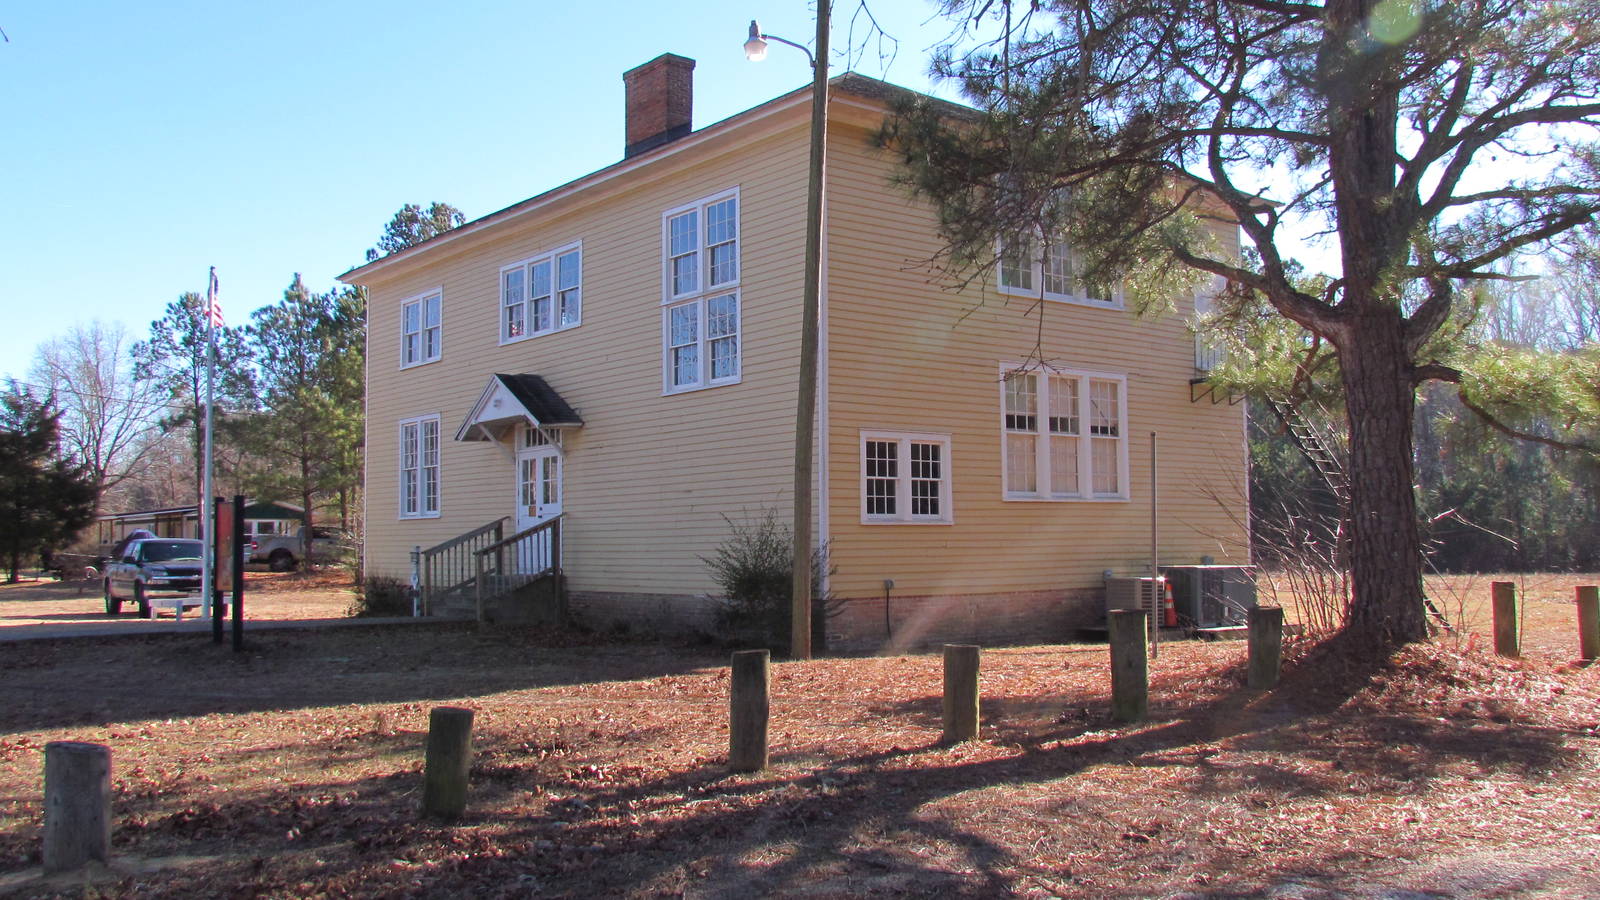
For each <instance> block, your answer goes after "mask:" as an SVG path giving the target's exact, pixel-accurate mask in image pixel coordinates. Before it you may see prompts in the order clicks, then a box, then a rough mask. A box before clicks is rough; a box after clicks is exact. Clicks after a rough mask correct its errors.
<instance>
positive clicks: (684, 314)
mask: <svg viewBox="0 0 1600 900" xmlns="http://www.w3.org/2000/svg"><path fill="white" fill-rule="evenodd" d="M699 337H700V324H699V307H698V306H696V305H695V304H693V303H688V304H685V305H683V306H675V307H673V308H672V319H671V327H670V338H669V340H668V343H670V344H671V345H672V346H674V347H679V346H682V345H684V344H692V343H694V342H695V341H696V340H698V339H699Z"/></svg>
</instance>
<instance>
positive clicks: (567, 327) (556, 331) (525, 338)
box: [500, 319, 583, 347]
mask: <svg viewBox="0 0 1600 900" xmlns="http://www.w3.org/2000/svg"><path fill="white" fill-rule="evenodd" d="M582 325H583V320H582V319H579V320H578V321H576V322H574V323H572V324H571V325H563V326H561V327H560V328H552V329H550V330H549V331H535V332H534V333H533V334H523V335H518V336H517V337H514V338H508V337H502V338H500V346H502V347H504V346H506V345H507V344H520V343H522V342H523V341H531V340H533V339H534V338H541V337H547V336H549V335H552V334H560V333H561V332H563V331H571V330H573V329H574V328H578V327H580V326H582Z"/></svg>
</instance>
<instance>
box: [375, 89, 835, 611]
mask: <svg viewBox="0 0 1600 900" xmlns="http://www.w3.org/2000/svg"><path fill="white" fill-rule="evenodd" d="M805 128H806V126H805V120H804V110H803V109H799V108H796V109H794V110H791V111H790V112H789V113H787V114H785V113H780V114H778V115H776V116H773V117H769V118H768V119H766V120H763V121H762V122H758V123H756V127H752V128H744V129H741V130H740V132H739V133H738V134H736V135H727V136H724V137H721V138H714V139H712V140H709V141H702V142H700V143H699V144H698V146H696V147H694V148H693V149H692V150H690V151H688V152H678V153H657V154H653V155H652V156H651V157H649V159H650V160H651V162H649V163H647V164H645V165H643V166H641V167H638V168H635V169H634V170H633V171H631V172H629V173H628V174H626V175H625V176H624V177H620V178H615V179H611V180H602V181H600V182H599V183H597V184H595V185H593V186H590V187H587V188H585V189H583V190H582V191H581V192H580V193H581V197H580V198H578V199H577V200H572V201H559V202H554V203H551V204H548V205H547V206H546V207H545V208H544V209H543V210H541V211H539V212H537V213H535V214H532V215H527V216H523V217H521V218H511V219H510V220H509V221H504V222H501V223H498V224H496V225H493V226H491V227H488V228H485V229H483V230H481V231H479V232H477V233H475V234H471V235H468V236H466V237H464V238H463V239H461V240H457V241H453V242H448V243H446V242H441V244H440V245H438V246H437V247H436V248H428V249H424V250H420V251H417V252H416V253H414V254H413V258H412V259H400V260H396V261H394V263H393V264H392V265H390V266H388V267H380V268H379V269H378V270H376V271H374V272H371V273H362V274H360V275H358V276H356V280H366V281H367V282H368V283H369V285H370V287H371V290H372V294H371V306H370V311H369V317H370V319H369V324H368V336H369V337H368V367H369V369H368V405H367V487H368V489H367V491H366V497H367V509H366V543H367V554H368V567H369V571H372V572H375V573H388V574H394V575H403V574H404V573H406V572H408V571H409V561H408V556H407V554H408V551H409V550H410V548H411V547H412V546H413V545H422V546H424V547H426V546H429V545H432V544H435V543H438V542H441V541H444V540H447V539H449V538H451V537H454V536H456V535H459V534H461V533H463V532H466V531H468V530H471V529H473V528H476V527H478V526H480V525H483V524H485V523H488V522H490V521H492V520H494V519H496V518H498V517H501V516H509V515H511V514H512V513H513V512H514V504H515V497H514V494H513V491H514V485H515V473H514V469H513V466H514V462H513V456H512V455H511V452H510V450H509V447H508V445H506V444H495V443H488V442H456V441H455V440H454V439H453V438H454V435H455V432H456V429H457V428H458V427H459V426H460V425H461V423H462V421H463V420H464V418H465V417H466V415H467V414H468V412H469V410H470V407H471V406H472V404H473V403H474V402H476V401H477V399H478V397H479V395H480V393H481V391H482V390H483V388H484V387H485V385H486V384H487V382H488V379H489V377H490V375H491V374H493V373H533V374H538V375H542V376H543V377H544V378H545V379H546V381H548V382H549V384H550V385H551V387H553V388H554V389H555V390H556V391H557V392H559V393H560V394H561V395H562V396H563V397H564V398H565V399H566V400H567V402H568V403H570V404H571V405H572V406H573V408H574V409H575V410H576V411H577V412H578V414H579V415H580V416H581V417H582V418H583V420H584V423H585V424H584V426H583V427H582V428H579V429H576V430H573V431H569V432H568V433H567V434H566V436H565V458H566V471H565V485H564V487H565V496H564V506H563V508H564V513H565V516H564V526H565V528H566V532H565V536H564V544H565V566H566V571H567V573H568V578H569V587H570V588H571V589H573V590H578V591H584V590H603V591H617V592H645V593H662V594H703V593H705V592H706V591H708V590H709V588H710V585H709V584H708V582H707V581H706V578H705V575H704V571H705V566H704V563H703V562H702V561H701V557H703V556H707V555H710V554H711V553H712V552H713V551H714V550H715V548H716V546H717V545H718V544H720V543H721V542H722V541H723V540H724V538H725V537H726V534H727V525H726V523H725V522H724V521H723V518H722V517H723V516H724V515H727V516H731V517H735V518H739V517H742V516H745V515H746V513H747V512H748V513H750V514H757V513H759V511H760V510H761V509H763V508H766V507H772V508H775V509H777V510H778V512H779V514H780V515H781V516H784V517H787V516H789V515H790V514H791V512H790V511H791V510H792V506H791V505H789V501H788V499H787V498H788V495H789V485H790V479H791V477H792V475H791V471H792V468H791V464H790V457H791V449H790V447H791V443H792V440H793V437H792V435H793V430H792V429H793V421H794V401H793V396H794V386H795V369H794V363H793V360H794V359H795V358H796V356H797V355H798V352H799V350H798V346H799V338H798V334H799V332H798V323H799V298H800V290H801V268H802V266H801V259H800V257H801V249H802V245H803V237H804V228H803V226H804V217H803V214H801V215H797V214H796V212H795V211H796V210H803V209H804V202H805V182H806V140H805V134H806V131H805ZM730 188H738V189H739V190H740V217H741V220H742V221H741V223H740V238H741V246H740V261H741V266H742V273H741V284H742V285H743V287H742V289H741V314H742V318H743V322H742V323H741V330H742V335H743V348H742V370H743V377H742V381H741V382H740V383H738V384H732V385H725V386H719V387H713V388H709V389H706V390H701V391H696V392H692V393H686V394H678V395H672V396H663V392H662V375H661V372H662V312H661V299H662V289H661V284H662V234H661V232H662V218H661V215H662V213H663V212H664V211H665V210H667V209H669V208H672V207H676V206H680V205H682V204H686V203H692V202H694V201H696V200H699V199H702V198H704V197H706V196H709V195H711V194H714V193H717V192H720V191H724V190H727V189H730ZM580 201H581V202H580ZM469 227H470V226H469ZM580 240H581V241H582V242H583V312H582V324H581V325H579V326H578V327H576V328H573V329H570V330H567V331H562V332H556V333H553V334H548V335H542V336H538V337H533V338H530V339H527V340H524V341H521V342H519V343H513V344H508V345H505V346H501V345H500V343H499V331H498V328H499V320H498V316H499V310H500V293H499V271H500V268H501V267H502V266H504V265H507V264H511V263H515V262H517V261H518V260H522V259H525V258H527V257H530V256H533V255H536V254H538V253H540V252H542V251H544V250H548V249H553V248H555V247H559V246H561V245H565V244H568V243H571V242H573V241H580ZM435 287H442V288H443V302H442V313H441V321H442V354H441V359H440V360H439V361H438V362H434V363H430V364H426V365H421V366H416V367H412V368H408V369H403V370H402V369H400V368H399V365H400V363H399V352H400V318H399V317H400V304H401V302H402V301H403V300H405V299H407V298H410V297H413V296H415V295H417V294H419V293H421V292H423V291H426V290H429V289H431V288H435ZM436 412H437V413H440V414H441V416H442V421H441V445H442V447H441V452H442V473H441V482H442V491H441V515H440V516H439V517H438V518H436V519H401V518H399V516H398V511H397V506H398V504H397V500H396V496H397V493H396V492H397V489H398V487H397V484H398V469H399V462H398V453H399V450H398V443H399V430H398V424H397V423H398V422H399V421H400V420H401V419H404V418H407V417H411V416H418V415H426V414H430V413H436Z"/></svg>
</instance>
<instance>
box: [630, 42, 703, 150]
mask: <svg viewBox="0 0 1600 900" xmlns="http://www.w3.org/2000/svg"><path fill="white" fill-rule="evenodd" d="M622 83H623V84H624V85H626V86H627V92H628V136H627V140H628V145H627V148H626V150H625V151H624V153H623V156H624V158H626V157H630V156H636V155H638V154H640V153H643V152H645V151H646V150H653V149H655V148H656V147H659V146H661V145H662V144H665V143H668V142H669V141H675V140H677V139H678V138H681V137H683V136H684V135H686V134H688V133H689V129H690V127H691V120H692V119H693V118H694V60H692V59H689V58H688V57H686V56H678V55H677V54H674V53H663V54H661V55H660V56H658V57H656V58H655V59H652V60H650V61H649V62H647V63H645V64H644V65H642V66H639V67H638V68H636V69H629V70H628V71H626V72H623V73H622Z"/></svg>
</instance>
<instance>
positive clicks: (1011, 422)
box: [1005, 372, 1039, 431]
mask: <svg viewBox="0 0 1600 900" xmlns="http://www.w3.org/2000/svg"><path fill="white" fill-rule="evenodd" d="M1035 384H1036V382H1035V380H1034V376H1033V375H1032V374H1031V373H1022V372H1013V373H1012V374H1010V375H1007V376H1006V414H1005V425H1006V430H1007V431H1037V430H1039V396H1038V393H1037V388H1036V387H1035Z"/></svg>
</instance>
